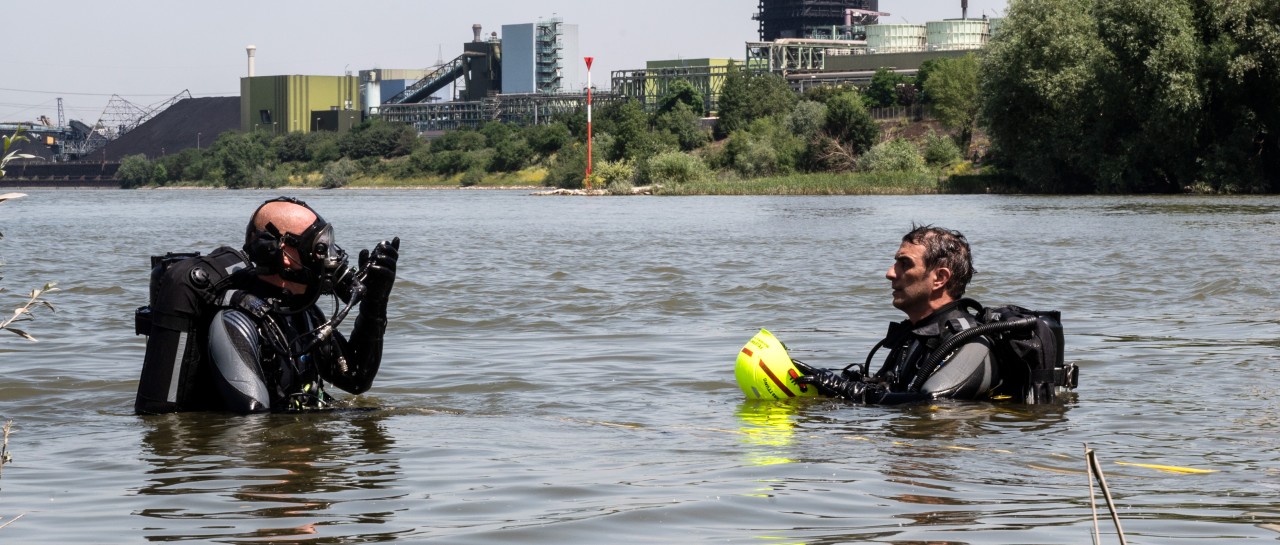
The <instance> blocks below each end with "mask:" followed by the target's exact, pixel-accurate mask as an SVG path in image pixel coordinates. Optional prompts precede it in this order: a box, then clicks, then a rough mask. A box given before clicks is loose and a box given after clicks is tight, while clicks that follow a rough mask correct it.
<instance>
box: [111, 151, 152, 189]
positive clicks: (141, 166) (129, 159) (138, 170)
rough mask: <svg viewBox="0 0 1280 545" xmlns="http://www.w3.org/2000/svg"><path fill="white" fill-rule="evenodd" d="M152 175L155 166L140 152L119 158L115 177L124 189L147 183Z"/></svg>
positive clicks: (150, 180)
mask: <svg viewBox="0 0 1280 545" xmlns="http://www.w3.org/2000/svg"><path fill="white" fill-rule="evenodd" d="M154 176H155V166H154V165H152V163H151V161H150V160H148V159H147V156H146V155H143V154H141V153H138V154H135V155H127V156H125V157H124V158H123V159H121V160H120V168H118V169H116V179H117V180H120V187H122V188H124V189H132V188H136V187H141V186H144V185H147V184H149V183H151V182H152V179H153V177H154Z"/></svg>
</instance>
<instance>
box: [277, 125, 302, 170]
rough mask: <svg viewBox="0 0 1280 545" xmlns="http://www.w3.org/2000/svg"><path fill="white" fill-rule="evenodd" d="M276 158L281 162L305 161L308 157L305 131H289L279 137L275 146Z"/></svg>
mask: <svg viewBox="0 0 1280 545" xmlns="http://www.w3.org/2000/svg"><path fill="white" fill-rule="evenodd" d="M276 159H277V160H279V161H280V162H281V163H293V162H305V161H307V160H308V159H310V157H308V156H307V135H306V133H301V132H291V133H289V134H286V135H284V136H282V137H280V140H279V144H278V145H277V146H276Z"/></svg>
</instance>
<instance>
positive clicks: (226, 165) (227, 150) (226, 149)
mask: <svg viewBox="0 0 1280 545" xmlns="http://www.w3.org/2000/svg"><path fill="white" fill-rule="evenodd" d="M210 153H211V154H212V155H213V159H214V161H215V162H216V163H217V165H218V167H219V170H220V173H221V174H220V177H221V179H220V180H218V181H221V182H222V183H224V184H226V186H227V187H228V188H231V189H241V188H246V187H252V185H251V184H252V182H251V180H250V176H251V175H252V174H253V172H254V169H255V168H256V167H258V166H262V165H266V163H267V147H266V146H265V145H264V143H263V141H262V140H261V139H260V138H253V137H252V135H249V134H245V133H242V132H236V131H227V132H224V133H222V134H221V135H219V136H218V139H217V140H215V141H214V143H213V146H212V148H211V151H210Z"/></svg>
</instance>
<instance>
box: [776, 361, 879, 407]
mask: <svg viewBox="0 0 1280 545" xmlns="http://www.w3.org/2000/svg"><path fill="white" fill-rule="evenodd" d="M792 363H794V364H795V366H796V369H798V370H799V371H800V372H801V373H804V374H803V375H801V376H799V377H796V378H794V379H792V380H794V381H795V382H796V383H797V384H809V385H812V386H814V387H816V388H817V389H818V392H819V393H821V394H822V395H825V396H828V397H836V398H840V399H849V400H853V401H863V397H864V394H865V393H866V391H867V383H866V382H863V381H862V380H861V377H860V376H859V373H846V372H840V373H837V372H835V371H832V370H831V369H819V368H817V367H813V366H810V365H808V364H805V363H804V362H799V361H793V362H792Z"/></svg>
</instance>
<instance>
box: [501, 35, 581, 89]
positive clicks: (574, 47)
mask: <svg viewBox="0 0 1280 545" xmlns="http://www.w3.org/2000/svg"><path fill="white" fill-rule="evenodd" d="M502 47H503V49H504V52H503V55H504V58H503V62H502V70H503V82H502V83H503V85H502V92H503V93H506V94H520V93H561V92H578V91H582V90H583V87H585V84H586V77H585V73H584V71H583V70H581V69H580V68H579V66H580V65H582V64H583V63H582V57H581V56H580V55H579V52H578V25H576V24H569V23H565V22H564V21H562V20H561V19H559V18H552V19H547V20H544V21H538V22H536V23H527V24H519V25H502Z"/></svg>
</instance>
